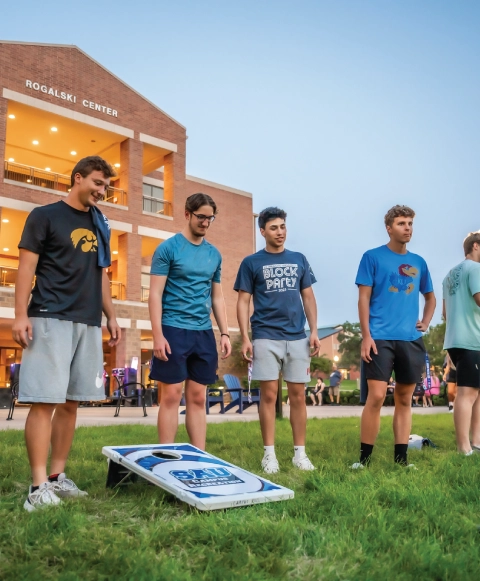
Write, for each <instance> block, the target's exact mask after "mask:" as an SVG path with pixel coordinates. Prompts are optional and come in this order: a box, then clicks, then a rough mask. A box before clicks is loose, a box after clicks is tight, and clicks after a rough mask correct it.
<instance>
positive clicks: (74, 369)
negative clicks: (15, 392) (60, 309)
mask: <svg viewBox="0 0 480 581" xmlns="http://www.w3.org/2000/svg"><path fill="white" fill-rule="evenodd" d="M30 321H31V322H32V327H33V340H32V341H31V342H30V343H29V345H28V347H27V348H26V349H24V350H23V354H22V364H21V366H20V379H19V396H18V401H19V402H21V403H65V401H66V400H67V399H70V400H74V401H98V400H101V399H105V390H104V388H103V352H102V330H101V328H100V327H93V326H90V325H85V324H83V323H72V321H60V320H59V319H47V318H42V317H31V318H30Z"/></svg>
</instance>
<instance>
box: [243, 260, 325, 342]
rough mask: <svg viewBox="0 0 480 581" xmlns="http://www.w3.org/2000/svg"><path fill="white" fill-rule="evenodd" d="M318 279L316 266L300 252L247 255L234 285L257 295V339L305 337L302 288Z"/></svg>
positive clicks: (254, 323) (253, 321)
mask: <svg viewBox="0 0 480 581" xmlns="http://www.w3.org/2000/svg"><path fill="white" fill-rule="evenodd" d="M314 282H317V281H316V279H315V276H314V274H313V272H312V269H311V268H310V265H309V264H308V261H307V259H306V258H305V256H304V255H303V254H301V253H300V252H292V251H291V250H284V251H283V252H280V253H278V254H277V253H272V252H267V251H266V250H260V251H259V252H256V253H255V254H251V255H250V256H247V257H246V258H244V259H243V262H242V264H241V265H240V268H239V270H238V274H237V280H236V281H235V286H234V287H233V288H234V289H235V290H236V291H240V290H242V291H245V292H247V293H250V294H251V295H253V307H254V312H253V315H252V317H251V319H250V323H251V325H252V335H253V339H275V340H280V339H285V340H289V341H295V340H297V339H304V338H305V337H306V335H305V312H304V310H303V303H302V299H301V295H300V291H302V290H303V289H305V288H309V287H311V286H312V284H313V283H314Z"/></svg>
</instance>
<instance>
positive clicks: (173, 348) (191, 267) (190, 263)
mask: <svg viewBox="0 0 480 581" xmlns="http://www.w3.org/2000/svg"><path fill="white" fill-rule="evenodd" d="M216 213H217V206H216V204H215V202H214V201H213V199H212V198H211V197H210V196H208V195H207V194H202V193H198V194H193V195H191V196H189V197H188V198H187V200H186V202H185V220H186V224H185V227H184V229H183V230H182V232H180V233H178V234H175V236H172V238H169V239H168V240H166V241H165V242H162V244H160V245H159V246H158V247H157V249H156V250H155V253H154V255H153V258H152V267H151V270H150V275H151V276H150V295H149V299H148V307H149V310H150V319H151V321H152V332H153V355H154V357H153V361H152V368H151V370H150V378H151V379H155V380H156V381H158V382H159V384H160V385H159V400H160V410H159V412H158V437H159V440H160V444H171V443H173V442H174V441H175V435H176V433H177V429H178V408H179V405H180V400H181V398H182V386H183V382H185V401H186V418H185V425H186V428H187V432H188V435H189V438H190V442H191V443H192V444H193V445H194V446H197V448H201V449H202V450H204V449H205V440H206V434H207V420H206V415H205V414H206V412H205V400H206V386H207V385H209V384H212V383H215V382H216V381H217V379H218V378H217V368H218V354H217V344H216V341H215V336H214V334H213V330H212V321H211V319H210V314H211V313H212V311H213V316H214V317H215V320H216V322H217V325H218V328H219V330H220V348H221V352H222V359H225V358H227V357H228V356H229V355H230V353H231V351H232V348H231V346H230V336H229V334H228V325H227V313H226V309H225V299H224V298H223V292H222V285H221V283H220V278H221V270H222V257H221V255H220V252H219V251H218V250H217V249H216V248H215V246H213V245H212V244H210V243H209V242H207V241H206V240H205V235H206V234H207V232H208V229H209V228H210V225H211V224H212V222H213V221H214V220H215V214H216Z"/></svg>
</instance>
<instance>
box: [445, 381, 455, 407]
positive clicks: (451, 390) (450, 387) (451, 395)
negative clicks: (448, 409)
mask: <svg viewBox="0 0 480 581" xmlns="http://www.w3.org/2000/svg"><path fill="white" fill-rule="evenodd" d="M456 396H457V384H456V383H451V382H450V383H447V398H448V403H449V404H452V405H453V404H454V402H455V397H456Z"/></svg>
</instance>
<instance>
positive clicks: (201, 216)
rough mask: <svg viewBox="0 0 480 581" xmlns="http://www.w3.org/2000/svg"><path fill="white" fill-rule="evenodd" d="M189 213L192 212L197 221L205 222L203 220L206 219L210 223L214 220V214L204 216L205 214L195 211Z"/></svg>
mask: <svg viewBox="0 0 480 581" xmlns="http://www.w3.org/2000/svg"><path fill="white" fill-rule="evenodd" d="M190 213H191V214H193V215H194V216H195V217H196V218H197V220H198V221H199V222H205V220H208V221H209V222H210V224H211V223H212V222H213V221H214V220H215V216H214V215H213V216H205V214H195V212H190Z"/></svg>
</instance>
